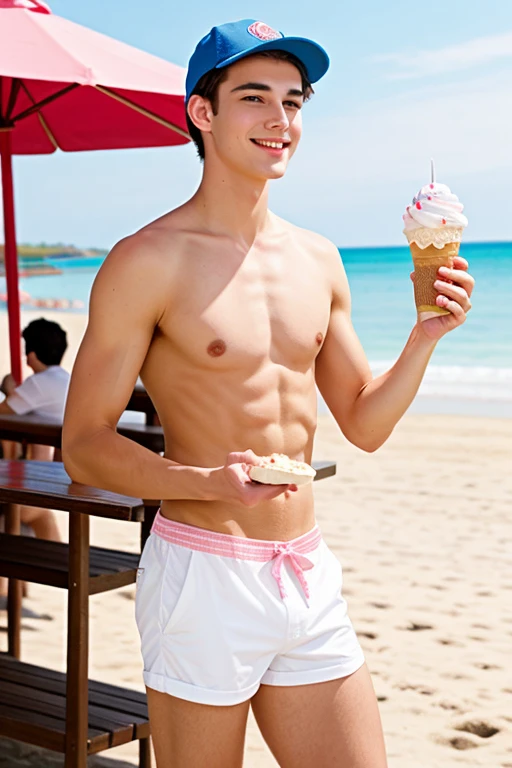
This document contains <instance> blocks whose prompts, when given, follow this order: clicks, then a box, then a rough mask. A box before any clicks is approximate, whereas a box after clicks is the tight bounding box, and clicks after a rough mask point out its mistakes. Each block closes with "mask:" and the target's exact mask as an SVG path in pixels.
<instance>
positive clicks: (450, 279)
mask: <svg viewBox="0 0 512 768" xmlns="http://www.w3.org/2000/svg"><path fill="white" fill-rule="evenodd" d="M467 269H468V262H467V261H466V259H463V258H462V257H461V256H456V257H455V258H454V260H453V269H448V267H440V268H439V270H438V277H437V280H436V281H435V283H434V287H435V288H436V290H438V291H439V295H438V296H437V299H436V304H437V306H438V307H443V309H447V310H448V311H449V313H450V314H449V315H439V317H432V318H430V319H429V320H424V321H423V322H421V323H420V322H419V323H418V329H419V330H420V331H421V332H422V333H423V334H424V335H425V336H426V337H427V338H428V339H430V340H431V341H438V340H439V339H440V338H441V337H442V336H444V335H445V334H446V333H448V332H449V331H453V329H454V328H457V327H458V326H459V325H462V323H464V322H465V320H466V315H467V313H468V312H469V310H470V309H471V294H472V292H473V288H474V286H475V281H474V278H473V277H471V275H470V274H468V271H467ZM411 279H412V280H413V281H414V272H412V273H411Z"/></svg>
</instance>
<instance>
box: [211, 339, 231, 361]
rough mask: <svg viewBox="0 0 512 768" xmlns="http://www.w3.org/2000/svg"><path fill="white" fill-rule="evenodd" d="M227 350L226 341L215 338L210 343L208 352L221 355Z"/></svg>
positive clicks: (217, 355) (212, 354)
mask: <svg viewBox="0 0 512 768" xmlns="http://www.w3.org/2000/svg"><path fill="white" fill-rule="evenodd" d="M225 351H226V342H224V341H222V339H215V341H212V342H211V343H210V344H208V350H207V352H208V354H209V355H210V356H211V357H220V356H221V355H223V354H224V352H225Z"/></svg>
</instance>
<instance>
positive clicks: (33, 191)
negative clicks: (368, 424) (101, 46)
mask: <svg viewBox="0 0 512 768" xmlns="http://www.w3.org/2000/svg"><path fill="white" fill-rule="evenodd" d="M48 2H49V4H50V6H51V8H52V10H53V12H54V13H57V14H60V15H62V16H66V17H67V18H69V19H71V20H73V21H75V22H77V23H80V24H83V25H85V26H89V27H91V28H93V29H96V30H98V31H101V32H103V33H105V34H108V35H111V36H113V37H117V38H119V39H120V40H123V41H124V42H127V43H129V44H132V45H135V46H137V47H139V48H143V49H145V50H147V51H149V52H150V53H153V54H156V55H158V56H162V57H164V58H167V59H168V60H170V61H173V62H174V63H176V64H179V65H181V66H186V64H187V60H188V57H189V56H190V54H191V52H192V50H193V48H194V46H195V44H196V42H197V40H198V39H199V38H200V37H202V35H204V34H205V33H206V32H207V31H208V30H209V29H210V27H211V26H213V25H214V24H218V23H222V22H225V21H233V20H236V19H239V18H256V19H260V20H262V21H264V22H266V23H267V24H270V25H271V26H273V27H276V28H278V29H280V30H282V31H284V32H285V33H286V34H297V35H303V36H308V37H312V38H313V39H315V40H317V41H318V42H319V43H321V44H322V45H323V46H324V47H325V48H326V50H327V51H328V53H329V55H330V57H331V69H330V71H329V73H328V74H327V75H326V77H325V78H324V79H323V80H322V81H321V82H320V83H318V84H317V86H316V88H315V90H316V94H315V96H314V97H313V99H312V101H311V102H310V103H309V104H308V105H306V107H305V109H304V123H305V125H304V137H303V141H302V146H301V147H300V148H299V150H298V152H297V154H296V156H295V157H294V158H293V161H292V164H291V166H290V169H289V171H288V174H287V176H286V177H285V179H283V180H281V181H279V182H276V183H275V184H274V185H273V187H272V192H271V203H272V207H273V209H274V210H275V211H276V212H277V213H279V214H280V215H282V216H285V217H286V218H289V219H290V220H292V221H294V222H295V223H297V224H299V225H301V226H305V227H308V228H311V229H315V230H317V231H319V232H321V233H323V234H324V235H326V236H327V237H330V238H331V239H332V240H334V241H335V242H336V243H337V244H338V245H340V246H350V245H386V244H393V243H403V242H405V240H404V238H403V235H402V231H401V230H402V227H401V224H402V220H401V215H402V212H403V209H404V207H405V205H406V204H407V203H408V202H409V201H410V198H411V197H412V195H413V194H414V193H415V192H416V191H417V189H418V188H419V187H420V186H421V185H422V184H424V183H425V182H426V181H428V180H429V178H428V174H429V159H430V157H431V156H433V157H434V158H435V160H436V165H437V176H438V180H439V181H444V182H445V183H447V184H449V186H451V188H452V190H453V191H454V192H455V193H456V194H458V195H459V197H460V199H461V200H462V202H464V204H465V205H466V213H467V215H468V217H469V220H470V226H469V228H468V232H467V239H468V240H488V239H503V240H506V239H512V215H511V214H512V205H511V202H510V195H509V188H510V178H511V175H512V141H511V140H510V125H511V124H512V2H508V0H486V2H485V3H484V2H482V1H481V0H449V2H447V0H429V2H428V3H414V2H411V1H410V0H408V1H407V2H405V0H389V1H388V2H386V3H383V2H382V0H365V2H361V0H350V1H347V0H345V1H344V0H329V1H327V0H316V2H304V1H303V0H295V2H293V3H288V2H283V1H282V0H281V2H279V3H276V2H275V0H274V2H268V0H259V2H258V3H253V2H246V0H236V1H235V0H216V2H215V3H212V2H211V0H210V1H209V2H206V1H204V0H199V2H195V3H185V4H182V6H181V7H180V4H178V3H176V4H174V3H173V4H171V3H169V2H167V1H166V0H144V2H141V1H140V0H139V1H138V2H137V1H136V0H123V1H122V2H121V0H87V2H77V0H72V1H71V2H70V0H48ZM14 165H15V194H16V206H17V230H18V240H19V241H23V242H27V241H30V242H39V241H43V240H44V241H47V242H55V241H61V242H69V243H75V244H77V245H80V246H87V245H95V246H99V247H105V248H108V247H110V246H112V245H113V244H114V242H115V241H116V240H118V239H119V238H120V237H123V236H124V235H126V234H128V233H130V232H132V231H134V230H135V229H137V228H138V227H139V226H142V225H143V224H145V223H146V222H148V221H149V220H151V219H152V218H155V217H157V216H159V215H161V214H162V213H163V212H165V211H166V210H169V209H170V208H172V207H174V206H176V205H177V204H179V203H180V202H182V201H183V200H185V199H186V198H187V197H189V196H190V195H191V194H192V193H193V191H194V189H195V188H196V186H197V184H198V181H199V178H200V165H199V163H198V161H197V160H196V157H195V151H194V148H193V147H192V146H187V147H178V148H168V149H151V150H130V151H124V152H95V153H83V154H79V153H73V154H64V153H56V154H54V155H51V156H45V157H33V156H32V157H22V158H15V161H14Z"/></svg>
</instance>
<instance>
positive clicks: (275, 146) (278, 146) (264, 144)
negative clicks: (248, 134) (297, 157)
mask: <svg viewBox="0 0 512 768" xmlns="http://www.w3.org/2000/svg"><path fill="white" fill-rule="evenodd" d="M254 141H255V142H256V144H261V146H262V147H272V148H273V149H282V148H283V147H284V144H283V143H282V142H280V141H260V140H259V139H254Z"/></svg>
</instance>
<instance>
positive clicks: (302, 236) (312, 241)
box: [279, 219, 340, 261]
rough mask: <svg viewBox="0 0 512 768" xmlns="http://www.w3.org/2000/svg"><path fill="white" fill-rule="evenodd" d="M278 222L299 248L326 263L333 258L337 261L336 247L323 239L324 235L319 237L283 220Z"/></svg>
mask: <svg viewBox="0 0 512 768" xmlns="http://www.w3.org/2000/svg"><path fill="white" fill-rule="evenodd" d="M279 221H280V224H281V225H282V227H283V229H286V230H287V231H288V233H289V234H290V236H291V237H292V238H293V239H294V240H295V242H297V243H298V244H299V245H300V246H301V247H304V248H306V249H307V250H308V251H310V252H311V253H313V254H314V255H315V256H320V257H323V258H325V259H326V260H327V261H332V259H333V258H335V259H337V260H339V258H340V252H339V250H338V248H337V246H336V245H334V243H333V242H332V241H331V240H329V239H328V238H327V237H324V235H320V234H319V233H318V232H314V231H313V230H311V229H305V228H304V227H299V226H298V225H297V224H292V223H291V222H289V221H285V220H284V219H280V220H279Z"/></svg>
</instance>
